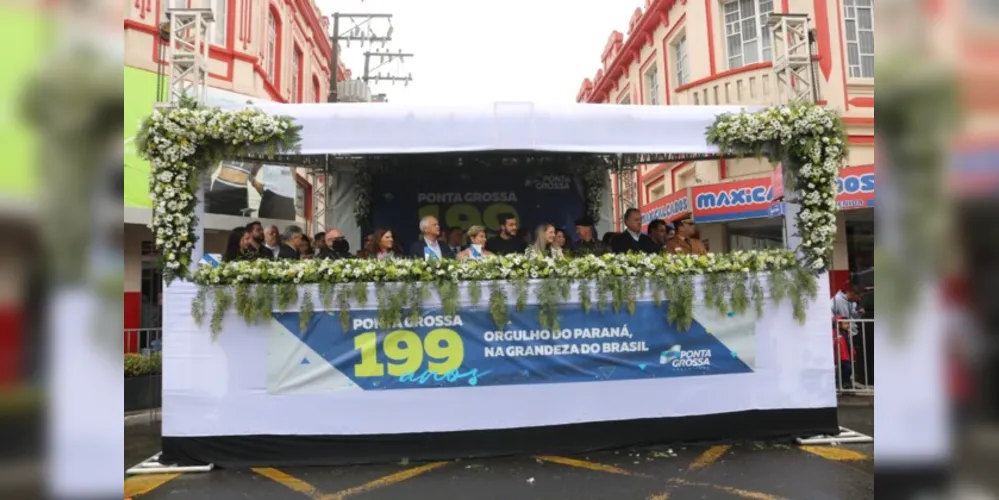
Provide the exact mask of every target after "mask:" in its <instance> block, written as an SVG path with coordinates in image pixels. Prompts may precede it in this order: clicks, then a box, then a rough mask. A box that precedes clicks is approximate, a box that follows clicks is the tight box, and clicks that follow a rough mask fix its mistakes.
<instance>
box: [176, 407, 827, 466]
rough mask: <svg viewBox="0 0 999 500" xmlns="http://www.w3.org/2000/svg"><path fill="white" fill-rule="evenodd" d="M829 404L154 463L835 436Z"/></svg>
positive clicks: (356, 459) (332, 441)
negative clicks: (823, 406)
mask: <svg viewBox="0 0 999 500" xmlns="http://www.w3.org/2000/svg"><path fill="white" fill-rule="evenodd" d="M838 431H839V424H838V419H837V415H836V408H835V407H830V408H814V409H793V410H752V411H741V412H734V413H720V414H714V415H698V416H690V417H672V418H644V419H637V420H623V421H612V422H592V423H582V424H567V425H554V426H546V427H522V428H517V429H495V430H476V431H458V432H432V433H411V434H377V435H361V436H334V435H329V436H325V435H247V436H197V437H169V436H164V437H163V455H162V456H161V462H162V463H175V464H178V465H200V464H208V463H213V464H215V465H216V466H217V467H223V468H244V467H258V466H259V467H263V466H266V467H292V466H319V465H327V466H329V465H346V464H367V463H389V462H398V461H399V460H401V459H403V458H407V459H409V460H410V461H413V462H417V461H428V460H449V459H455V458H476V457H492V456H504V455H532V454H548V455H550V454H567V453H568V454H571V453H584V452H590V451H595V450H605V449H615V448H623V447H629V446H647V445H659V444H677V443H707V442H732V441H745V440H780V439H793V438H796V437H808V436H814V435H817V434H836V433H838Z"/></svg>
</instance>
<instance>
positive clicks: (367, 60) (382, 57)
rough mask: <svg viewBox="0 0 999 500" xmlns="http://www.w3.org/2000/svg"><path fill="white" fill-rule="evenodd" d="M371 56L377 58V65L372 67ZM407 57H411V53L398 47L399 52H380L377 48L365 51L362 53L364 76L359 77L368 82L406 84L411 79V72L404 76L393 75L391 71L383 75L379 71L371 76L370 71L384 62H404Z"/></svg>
mask: <svg viewBox="0 0 999 500" xmlns="http://www.w3.org/2000/svg"><path fill="white" fill-rule="evenodd" d="M372 57H377V58H379V61H378V66H375V67H374V68H372V67H371V58H372ZM407 57H413V54H408V53H404V52H403V51H402V49H399V52H381V51H378V50H376V51H374V52H371V51H368V52H365V53H364V76H362V77H361V78H362V79H363V80H364V83H368V82H392V84H393V85H394V84H395V82H402V83H403V85H406V86H408V85H409V82H411V81H413V74H412V73H410V74H408V75H406V76H396V75H393V74H391V73H389V74H387V75H384V76H383V75H382V74H381V72H379V73H378V74H376V75H374V76H371V73H372V72H373V71H376V70H378V69H379V68H381V67H382V66H385V65H386V64H389V63H392V62H399V63H404V62H406V58H407Z"/></svg>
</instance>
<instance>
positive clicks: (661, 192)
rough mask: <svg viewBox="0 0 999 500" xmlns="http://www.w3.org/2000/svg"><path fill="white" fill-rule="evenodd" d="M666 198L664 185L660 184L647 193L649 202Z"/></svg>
mask: <svg viewBox="0 0 999 500" xmlns="http://www.w3.org/2000/svg"><path fill="white" fill-rule="evenodd" d="M663 196H666V185H665V184H660V185H658V186H656V187H654V188H652V189H651V190H650V191H649V201H650V202H652V201H656V200H658V199H659V198H662V197H663Z"/></svg>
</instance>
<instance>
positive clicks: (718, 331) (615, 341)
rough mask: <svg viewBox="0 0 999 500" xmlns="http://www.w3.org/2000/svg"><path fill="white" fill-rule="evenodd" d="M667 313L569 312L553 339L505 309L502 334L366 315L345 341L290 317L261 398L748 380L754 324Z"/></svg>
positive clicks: (491, 327) (483, 320) (479, 314)
mask: <svg viewBox="0 0 999 500" xmlns="http://www.w3.org/2000/svg"><path fill="white" fill-rule="evenodd" d="M666 309H667V305H666V303H665V302H664V303H662V304H661V305H660V306H656V305H655V303H653V302H639V303H637V304H636V307H635V313H634V315H631V314H628V312H627V311H624V310H622V311H620V312H617V313H614V312H612V311H610V310H608V311H605V312H603V313H600V312H598V311H596V310H594V311H591V312H590V313H585V312H584V311H583V309H582V307H581V306H580V305H578V304H576V305H568V306H563V307H562V308H561V314H560V321H561V325H560V327H559V329H557V330H549V329H545V328H542V327H541V325H540V324H539V322H538V319H537V317H538V309H537V306H527V307H525V308H524V309H523V310H522V311H519V312H517V311H513V310H512V308H511V317H510V322H509V324H507V325H506V327H505V328H501V329H500V328H496V325H495V323H494V321H493V319H492V316H491V315H490V314H489V311H488V308H485V307H467V308H463V309H461V310H460V311H459V312H458V314H455V315H452V316H449V315H445V314H444V313H443V312H442V311H441V310H439V309H431V310H427V311H423V312H422V315H421V316H420V317H419V318H417V319H416V320H415V321H413V320H408V319H407V320H406V321H404V322H403V324H397V325H386V326H383V325H380V324H378V319H377V314H376V312H374V311H355V312H353V313H351V314H350V320H349V327H348V328H347V330H346V331H345V330H344V329H343V328H342V327H341V321H340V317H339V313H337V312H329V313H325V312H319V313H316V314H315V315H314V316H313V318H312V320H311V322H310V324H309V325H308V327H307V328H306V329H305V330H304V331H303V330H300V328H299V322H300V317H299V313H297V312H291V313H277V314H276V315H275V318H276V321H277V323H278V326H277V328H276V329H275V330H276V331H275V334H274V335H275V336H273V337H272V339H271V343H272V349H271V350H270V352H271V353H272V357H273V356H276V359H271V360H270V362H269V365H270V366H271V367H272V368H273V370H272V371H271V372H270V373H269V375H268V390H269V391H270V392H271V393H274V394H281V393H284V392H286V391H290V392H299V393H300V392H303V391H304V392H315V391H332V390H363V391H380V390H398V389H420V388H430V387H484V386H495V385H522V384H561V383H572V382H604V381H615V380H633V379H641V380H646V379H655V378H669V377H691V376H699V375H724V374H734V373H749V372H752V371H753V362H754V358H755V341H754V338H755V335H754V333H755V318H754V317H751V316H749V315H746V314H735V313H728V314H725V315H722V314H718V313H714V312H712V311H709V310H706V309H704V310H699V311H698V312H697V320H696V321H695V322H694V324H693V326H692V327H691V329H690V330H689V331H680V330H678V329H677V328H676V327H674V326H672V325H670V324H669V323H668V322H667V321H666ZM296 347H297V348H296ZM316 365H318V366H316ZM309 374H311V376H310V375H309Z"/></svg>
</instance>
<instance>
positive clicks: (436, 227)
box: [409, 216, 455, 260]
mask: <svg viewBox="0 0 999 500" xmlns="http://www.w3.org/2000/svg"><path fill="white" fill-rule="evenodd" d="M420 235H421V236H422V237H421V238H420V239H419V240H418V241H416V242H414V243H413V244H412V245H410V246H409V256H410V257H413V258H414V259H425V260H435V259H453V258H454V256H455V254H454V252H452V251H451V248H450V247H448V246H447V245H442V244H441V243H440V236H441V225H440V223H439V222H437V218H436V217H433V216H427V217H424V218H422V219H420Z"/></svg>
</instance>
